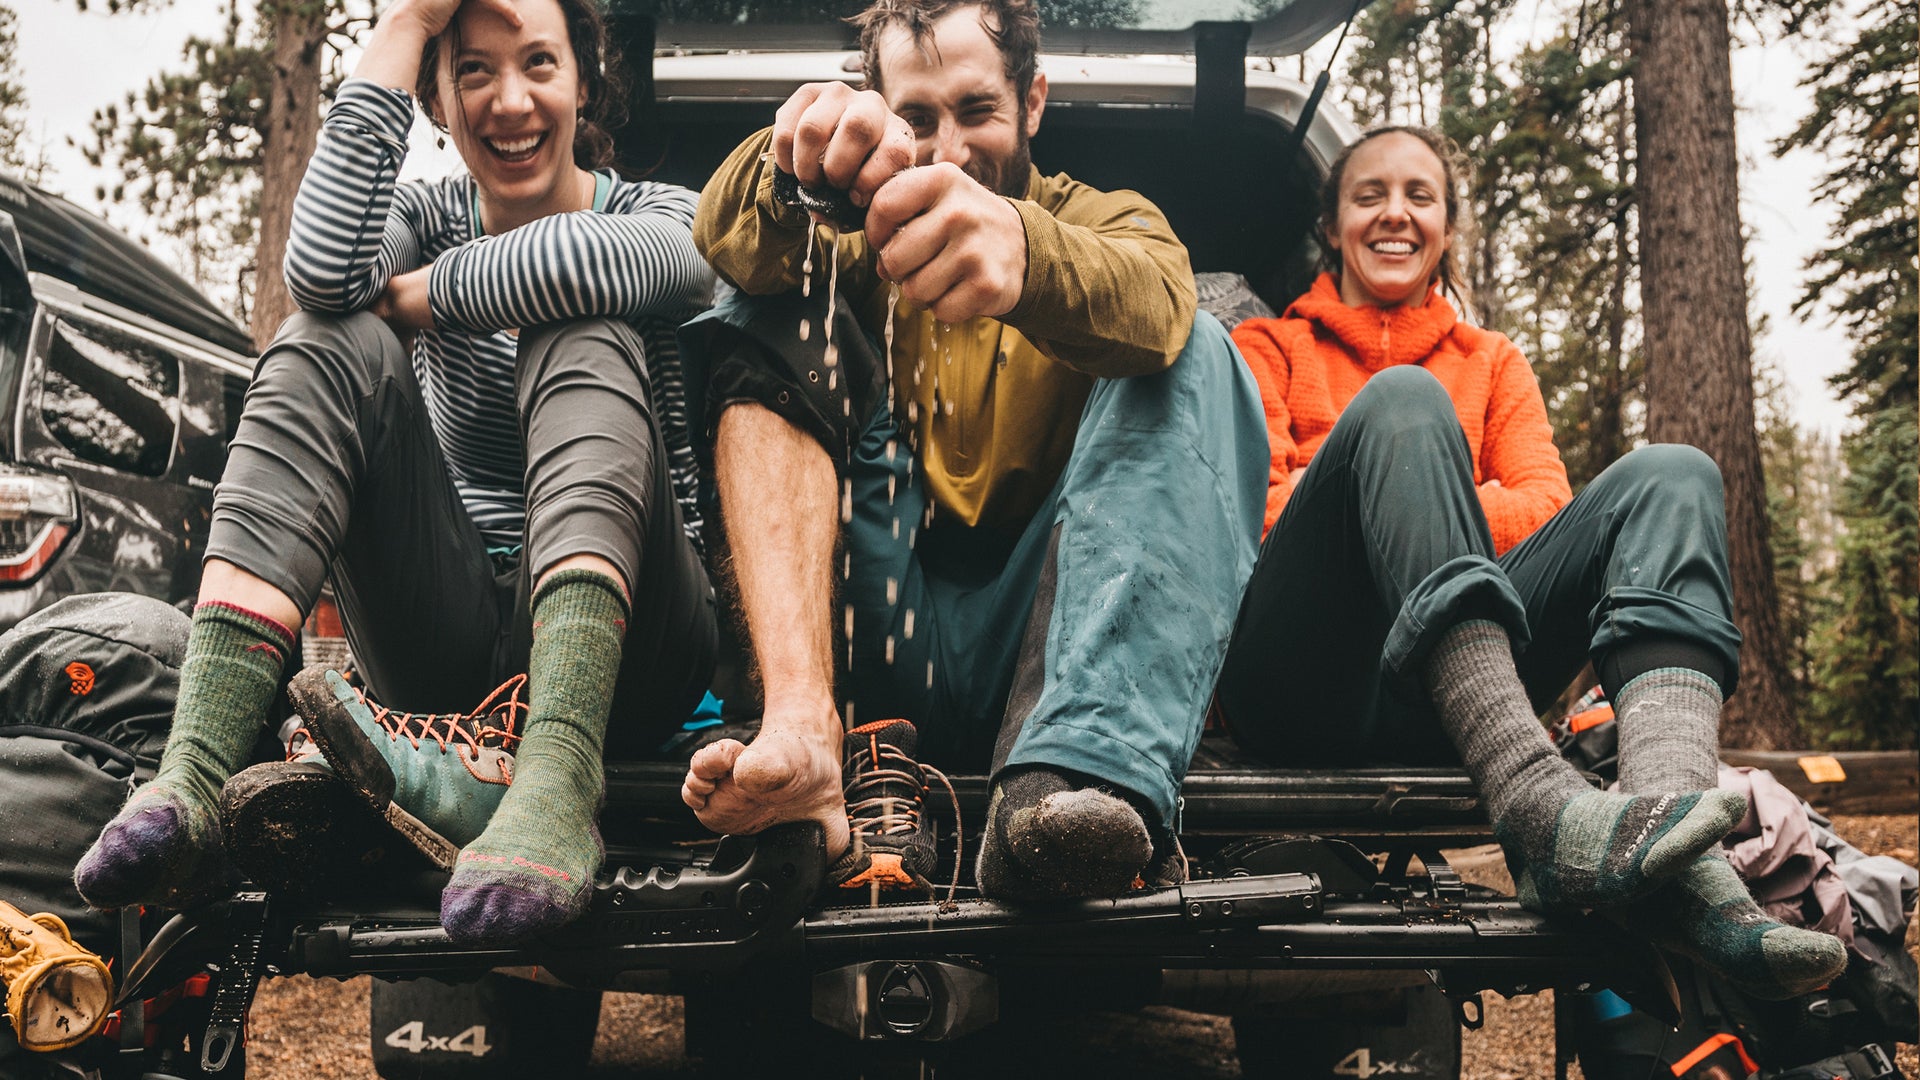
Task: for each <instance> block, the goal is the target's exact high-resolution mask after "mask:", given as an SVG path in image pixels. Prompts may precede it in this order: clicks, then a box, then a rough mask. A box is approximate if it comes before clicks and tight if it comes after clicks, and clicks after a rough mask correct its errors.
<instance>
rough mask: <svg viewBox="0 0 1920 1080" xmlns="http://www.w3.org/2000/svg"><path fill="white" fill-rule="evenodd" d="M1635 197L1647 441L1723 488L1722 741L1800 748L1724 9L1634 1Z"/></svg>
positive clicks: (1672, 0)
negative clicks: (1727, 569)
mask: <svg viewBox="0 0 1920 1080" xmlns="http://www.w3.org/2000/svg"><path fill="white" fill-rule="evenodd" d="M1629 9H1630V11H1631V13H1632V14H1631V20H1632V21H1631V26H1630V30H1629V33H1628V43H1629V46H1628V47H1629V49H1630V51H1631V53H1632V56H1633V62H1634V69H1633V82H1634V85H1633V99H1634V129H1635V135H1636V140H1637V143H1638V150H1639V158H1638V169H1637V172H1636V176H1635V189H1636V192H1637V195H1638V200H1639V206H1640V295H1641V308H1642V311H1643V317H1644V320H1645V327H1646V355H1647V436H1648V438H1650V439H1652V440H1653V441H1656V442H1679V443H1691V444H1692V445H1694V446H1697V447H1699V448H1701V449H1702V450H1705V451H1706V452H1707V453H1708V454H1709V455H1711V456H1712V457H1713V460H1714V461H1715V462H1716V463H1718V464H1719V466H1720V473H1721V476H1722V477H1723V478H1724V480H1725V482H1726V493H1727V541H1728V549H1729V554H1730V556H1731V571H1732V576H1733V607H1734V618H1735V621H1736V622H1737V623H1738V624H1739V626H1740V632H1741V634H1742V635H1743V636H1744V638H1745V641H1744V642H1743V643H1742V645H1741V648H1740V687H1739V691H1738V692H1737V693H1736V694H1735V695H1734V697H1733V698H1732V700H1730V701H1729V702H1728V703H1727V709H1726V711H1725V713H1724V714H1723V715H1722V718H1721V728H1720V732H1721V736H1720V737H1721V742H1722V743H1723V744H1724V745H1727V746H1737V747H1743V748H1748V749H1783V748H1787V747H1791V746H1793V745H1795V744H1796V743H1798V742H1799V738H1800V735H1799V730H1800V729H1799V722H1798V719H1797V718H1796V717H1795V716H1794V714H1793V711H1792V708H1791V705H1790V703H1789V698H1788V694H1787V690H1786V687H1787V681H1786V650H1785V647H1784V646H1785V642H1784V640H1783V638H1782V635H1781V630H1780V608H1779V599H1778V594H1777V591H1776V589H1775V587H1774V580H1773V553H1772V544H1771V542H1770V539H1769V535H1768V522H1767V490H1766V481H1765V478H1764V475H1763V473H1762V471H1761V464H1760V439H1759V435H1758V433H1757V432H1756V431H1755V430H1754V412H1753V356H1752V353H1753V342H1752V339H1751V337H1750V336H1749V329H1748V324H1747V289H1746V277H1745V266H1744V263H1743V261H1742V251H1741V247H1742V241H1741V236H1740V206H1739V177H1738V170H1737V159H1736V157H1735V151H1734V135H1733V76H1732V63H1731V58H1730V51H1729V50H1730V43H1729V40H1728V33H1727V5H1726V0H1633V2H1632V3H1631V4H1630V5H1629Z"/></svg>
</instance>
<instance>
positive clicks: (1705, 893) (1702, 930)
mask: <svg viewBox="0 0 1920 1080" xmlns="http://www.w3.org/2000/svg"><path fill="white" fill-rule="evenodd" d="M1612 914H1614V915H1615V917H1616V918H1618V919H1619V920H1620V921H1621V923H1623V924H1624V925H1625V926H1626V927H1627V928H1628V929H1629V930H1632V931H1634V932H1636V933H1639V934H1643V935H1645V936H1646V937H1647V938H1648V939H1649V940H1651V941H1653V942H1654V943H1655V944H1657V945H1661V946H1664V947H1666V948H1669V949H1672V950H1673V951H1674V952H1677V953H1680V954H1681V955H1683V956H1687V957H1691V958H1692V959H1693V960H1695V961H1697V962H1698V963H1700V964H1702V965H1704V966H1706V967H1708V968H1711V969H1712V970H1713V971H1714V972H1715V973H1716V974H1718V975H1720V976H1722V977H1723V978H1725V979H1726V980H1727V981H1728V982H1731V983H1732V984H1733V985H1735V986H1737V987H1739V988H1740V989H1741V990H1743V991H1745V992H1746V993H1748V994H1751V995H1753V996H1754V997H1758V998H1764V999H1766V1000H1769V1001H1783V1000H1785V999H1787V998H1791V997H1798V996H1799V995H1801V994H1804V993H1806V992H1808V991H1810V990H1816V989H1818V988H1820V987H1822V986H1825V985H1826V984H1827V983H1829V982H1831V981H1832V980H1834V979H1835V978H1838V977H1839V975H1840V973H1841V972H1843V971H1845V970H1846V967H1847V947H1846V946H1845V945H1843V944H1842V943H1841V941H1840V939H1839V938H1837V937H1834V936H1833V935H1831V934H1823V933H1821V932H1819V931H1817V930H1806V929H1802V928H1800V927H1797V926H1788V925H1787V924H1785V923H1783V922H1780V921H1779V920H1777V919H1774V918H1773V917H1771V916H1769V915H1768V914H1767V913H1766V912H1764V911H1762V910H1760V906H1759V905H1757V904H1755V903H1754V902H1753V897H1752V896H1751V895H1750V894H1749V893H1748V892H1747V887H1746V885H1745V884H1744V883H1743V882H1742V881H1741V880H1740V876H1739V875H1738V874H1736V873H1734V870H1733V867H1732V866H1730V865H1728V863H1727V860H1725V859H1723V858H1721V857H1720V856H1719V855H1718V854H1710V855H1702V856H1700V857H1699V858H1698V859H1695V860H1694V861H1693V863H1692V865H1690V866H1688V867H1687V868H1686V870H1685V871H1683V872H1682V873H1681V874H1680V875H1679V876H1677V877H1675V878H1674V879H1673V880H1672V881H1669V882H1667V883H1666V884H1664V885H1662V886H1661V887H1660V889H1659V890H1658V891H1656V892H1654V893H1653V895H1651V896H1648V897H1645V898H1643V899H1640V900H1637V901H1635V902H1633V903H1631V904H1627V905H1625V906H1624V907H1622V908H1620V909H1617V910H1616V911H1615V912H1613V913H1612Z"/></svg>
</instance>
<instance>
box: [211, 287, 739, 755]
mask: <svg viewBox="0 0 1920 1080" xmlns="http://www.w3.org/2000/svg"><path fill="white" fill-rule="evenodd" d="M518 361H519V362H518V365H517V367H516V372H517V377H516V386H515V392H516V398H517V404H518V410H519V416H520V430H519V431H517V432H514V431H503V432H500V433H499V437H500V438H503V439H509V438H519V439H521V440H522V441H523V443H524V445H525V447H526V461H527V475H526V497H527V525H526V533H525V549H524V551H523V552H522V557H521V558H520V559H519V560H518V562H517V564H516V565H512V566H509V567H506V568H500V567H497V566H496V564H495V562H494V560H493V558H492V557H491V556H490V555H489V554H488V552H487V545H486V542H485V540H484V539H483V538H482V537H481V534H480V531H479V529H477V528H476V527H475V526H474V524H473V522H472V520H471V519H470V518H469V517H468V515H467V511H466V508H465V507H464V506H463V505H462V504H461V501H460V496H459V494H458V492H457V491H456V490H455V488H454V484H453V480H452V478H451V476H450V475H449V473H448V470H447V465H446V459H445V457H444V456H443V455H442V453H441V450H440V444H439V442H438V440H437V439H436V438H435V436H434V433H433V428H432V425H431V424H430V423H429V422H428V419H427V412H426V406H425V403H424V400H423V398H422V396H421V391H420V384H419V382H418V381H417V380H416V379H415V377H414V372H413V364H412V361H411V358H410V357H409V356H408V354H407V351H406V350H405V349H404V348H402V347H401V344H400V342H399V340H398V339H397V338H396V337H395V336H394V334H393V332H392V331H391V330H390V329H388V327H387V325H386V324H385V323H384V322H382V321H381V320H380V319H379V318H377V317H375V316H373V315H371V314H367V313H360V314H355V315H345V316H334V315H320V314H313V313H308V312H302V313H299V314H296V315H294V316H293V317H292V318H290V319H288V320H287V322H286V323H285V324H284V325H283V326H281V328H280V333H279V335H278V336H277V337H275V338H274V341H273V344H272V345H270V346H269V347H268V348H267V351H266V354H265V355H264V356H262V357H261V359H260V366H259V368H258V369H257V371H256V372H255V375H254V379H253V383H252V385H251V386H250V387H249V388H248V390H247V398H246V407H245V409H244V410H243V412H242V413H241V417H240V425H239V430H238V433H237V434H236V435H235V437H234V440H233V445H232V448H231V450H230V452H229V456H228V459H227V468H226V472H225V473H224V474H223V475H222V477H221V480H220V486H219V488H218V489H217V490H216V491H215V493H214V504H213V521H212V526H211V537H210V539H209V541H208V544H207V554H208V556H209V557H212V558H219V559H225V560H226V561H228V562H230V563H233V564H234V565H236V566H238V567H240V568H241V569H243V570H246V571H248V572H249V573H252V574H255V575H257V576H259V577H260V578H262V579H264V580H265V581H267V582H268V583H269V584H271V585H273V586H275V587H276V588H278V589H280V590H281V591H282V592H284V593H286V594H287V595H288V596H289V597H291V598H292V599H293V601H294V602H295V603H296V604H298V605H299V606H300V609H301V610H302V611H308V610H311V608H312V606H313V603H314V600H315V599H316V598H317V597H318V595H319V593H320V588H321V585H322V583H323V582H324V581H325V580H326V579H327V577H328V575H329V573H331V575H332V578H333V586H334V595H335V597H336V598H337V599H338V601H339V605H340V612H341V616H342V619H343V621H344V622H345V623H346V631H347V639H348V641H349V643H350V644H351V646H352V648H353V655H354V658H355V660H356V661H357V662H358V664H359V667H360V671H361V673H362V675H363V676H364V677H365V678H366V680H367V684H368V686H369V687H370V688H371V690H372V691H373V693H374V695H375V697H377V698H378V699H379V700H380V701H381V702H382V703H384V704H386V705H389V706H392V707H397V708H403V709H411V710H415V711H451V710H459V709H466V708H471V707H472V706H473V705H475V704H477V703H478V702H479V701H480V699H481V698H483V697H484V696H485V695H486V694H487V693H488V692H490V691H491V690H492V689H493V688H494V687H495V686H496V685H498V684H499V683H500V682H501V681H502V680H504V679H506V678H508V677H509V676H511V675H513V674H516V673H518V672H522V671H525V670H526V668H527V657H528V653H529V650H530V648H531V643H532V637H533V634H532V621H531V616H530V614H529V611H528V598H529V596H530V593H531V585H532V583H533V582H534V581H535V580H536V578H537V576H538V575H539V573H540V572H542V571H544V570H545V569H546V568H548V567H550V566H552V565H553V564H554V563H556V562H559V561H560V560H562V559H565V558H568V557H570V556H573V555H579V554H593V555H598V556H600V557H602V558H604V559H606V560H607V561H609V562H611V563H612V564H613V565H614V566H615V567H616V568H617V569H618V570H619V572H620V575H621V577H622V578H623V579H624V581H625V583H626V585H627V588H628V591H629V593H630V595H631V596H632V599H633V614H632V617H631V619H630V620H629V621H628V625H627V636H626V642H625V648H624V656H623V661H622V665H621V669H620V678H619V682H618V684H617V688H616V690H615V695H614V705H613V716H614V717H615V718H616V719H615V722H614V723H613V725H611V727H610V729H609V732H608V740H609V749H610V752H611V751H614V750H615V749H616V748H617V752H618V753H620V754H622V755H631V754H636V753H644V752H645V751H647V750H650V749H652V748H653V747H655V746H657V745H659V743H660V742H661V741H662V740H663V739H664V738H665V737H666V736H667V734H668V733H669V732H671V731H672V730H673V729H674V728H675V727H677V726H678V725H679V724H680V723H681V722H682V721H684V720H685V719H686V718H687V716H688V715H689V714H690V713H691V712H692V710H693V707H694V705H695V704H696V703H697V702H698V701H699V700H700V696H701V694H702V693H703V692H704V690H705V689H706V687H707V684H708V681H709V679H710V678H711V676H712V672H713V660H714V652H715V648H716V632H717V631H716V624H715V621H714V601H713V590H712V587H711V586H710V585H709V584H708V580H707V574H706V570H705V568H704V566H703V565H702V563H701V561H700V557H699V554H698V553H697V552H696V551H695V550H694V548H693V545H692V544H691V543H690V542H689V541H688V540H687V538H686V535H685V533H684V532H683V531H682V528H681V518H680V508H679V506H678V504H677V503H676V502H675V501H674V498H673V488H672V480H671V477H670V475H669V472H668V465H667V451H666V448H665V446H664V445H663V443H662V441H661V436H660V429H659V425H658V424H657V423H655V422H654V418H653V412H652V407H651V394H650V391H649V382H648V379H647V373H646V356H645V353H644V350H643V347H642V344H641V341H640V338H639V336H638V335H637V334H636V333H635V332H634V331H633V329H632V328H631V327H629V326H627V325H626V324H625V323H622V322H619V321H616V320H611V319H577V320H573V321H569V322H564V323H556V324H554V325H551V326H545V327H537V328H530V329H528V330H526V331H523V332H522V334H521V336H520V347H519V358H518Z"/></svg>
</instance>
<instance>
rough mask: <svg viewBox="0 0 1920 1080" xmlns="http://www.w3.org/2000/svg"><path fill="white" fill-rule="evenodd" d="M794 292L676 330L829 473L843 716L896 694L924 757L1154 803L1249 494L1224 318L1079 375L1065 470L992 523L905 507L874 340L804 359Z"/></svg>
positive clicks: (1253, 465)
mask: <svg viewBox="0 0 1920 1080" xmlns="http://www.w3.org/2000/svg"><path fill="white" fill-rule="evenodd" d="M798 303H800V301H798V300H797V298H753V299H746V298H734V299H733V300H731V301H729V302H728V303H726V304H723V305H722V306H721V307H720V308H719V309H716V311H715V312H713V313H710V314H709V315H708V316H706V317H705V320H704V325H703V324H699V323H697V324H695V325H694V326H690V327H689V328H688V331H689V332H687V333H683V335H682V337H683V340H684V341H685V342H686V349H687V355H688V356H690V357H692V358H694V359H693V362H695V363H699V364H702V365H703V366H705V367H706V369H707V370H708V371H710V372H712V378H711V379H710V381H709V383H708V385H707V392H708V395H709V399H710V400H711V401H712V403H713V404H712V406H711V408H710V409H709V410H708V412H709V415H710V417H717V416H718V412H719V410H721V409H724V408H725V407H726V406H727V405H728V404H732V403H735V402H741V401H751V402H754V403H762V404H765V405H766V406H767V407H768V408H771V409H773V410H774V411H776V412H779V413H781V414H782V415H787V416H789V417H790V419H792V420H793V421H794V422H795V424H796V426H798V427H800V428H802V429H803V430H807V431H809V432H810V433H813V434H814V435H815V437H816V439H817V440H818V441H819V442H820V443H821V445H822V446H824V447H825V448H826V449H827V451H828V453H829V454H830V455H831V456H832V457H834V459H835V462H836V465H837V466H838V467H839V468H840V470H841V478H842V481H843V483H845V484H847V485H848V491H847V495H848V497H849V498H848V502H849V505H850V508H851V519H850V520H849V521H848V523H847V525H846V527H845V534H844V540H845V545H846V552H847V560H846V562H845V563H844V564H843V565H844V566H845V567H846V569H847V579H846V581H845V582H844V584H843V591H842V603H843V604H844V610H843V611H842V612H840V613H838V615H839V617H840V619H841V620H842V622H841V625H840V627H839V629H840V630H841V631H842V633H844V634H845V635H846V638H845V643H844V644H845V648H846V649H847V653H846V655H845V659H846V660H847V672H846V681H845V683H844V684H843V697H844V699H845V701H846V706H845V708H846V715H845V716H844V719H845V720H846V721H847V722H848V723H849V724H858V723H865V722H868V721H871V720H880V719H885V718H890V717H896V716H898V717H905V718H906V719H909V720H911V721H913V723H914V724H915V725H916V726H917V727H918V728H919V729H920V748H921V757H922V758H923V760H925V761H927V762H928V763H930V764H933V765H936V766H939V767H941V768H944V769H949V770H955V771H957V770H962V769H969V770H970V769H979V768H990V769H991V770H992V771H993V772H995V773H996V774H997V773H998V772H999V771H1000V770H1002V769H1007V768H1011V767H1017V766H1025V765H1047V766H1052V767H1056V768H1061V769H1069V770H1073V771H1077V772H1081V773H1085V774H1088V775H1090V776H1093V777H1096V778H1098V779H1100V780H1103V781H1106V782H1108V783H1112V784H1116V785H1119V786H1121V787H1124V788H1126V789H1127V790H1129V791H1131V792H1132V793H1134V794H1136V795H1138V796H1140V797H1141V798H1142V799H1143V800H1144V801H1145V802H1147V803H1148V804H1150V805H1152V806H1153V807H1155V808H1157V809H1158V811H1159V813H1160V816H1161V819H1162V822H1163V823H1168V824H1170V823H1172V821H1173V818H1174V808H1175V804H1176V800H1177V798H1178V794H1179V788H1180V782H1181V780H1182V778H1183V777H1184V776H1185V773H1186V768H1187V763H1188V761H1189V760H1190V759H1191V758H1192V756H1193V749H1194V745H1195V743H1196V742H1197V740H1198V739H1199V735H1200V727H1201V723H1202V721H1203V719H1204V714H1205V711H1206V705H1207V701H1208V698H1209V695H1210V694H1211V692H1212V690H1213V684H1214V680H1215V678H1216V676H1217V675H1218V672H1219V666H1220V661H1221V657H1222V656H1223V655H1224V651H1225V648H1226V641H1227V637H1228V633H1229V631H1230V630H1231V628H1232V621H1233V612H1234V610H1235V608H1236V607H1237V605H1238V603H1239V599H1240V595H1241V592H1242V589H1243V587H1244V585H1245V583H1246V580H1247V576H1248V575H1249V574H1250V573H1251V572H1252V569H1253V560H1254V554H1255V550H1256V546H1257V544H1258V541H1259V534H1260V522H1261V514H1262V512H1263V507H1264V502H1265V496H1266V472H1267V436H1266V427H1265V422H1264V416H1263V414H1262V411H1261V408H1260V398H1259V393H1258V390H1257V388H1256V386H1255V384H1254V381H1253V378H1252V376H1251V374H1250V373H1249V372H1248V371H1247V369H1246V365H1245V364H1244V363H1243V362H1242V361H1241V360H1240V357H1239V354H1238V352H1237V351H1236V350H1235V349H1234V347H1233V343H1232V341H1231V339H1230V338H1228V337H1227V334H1226V332H1225V331H1224V330H1223V329H1221V327H1220V324H1219V323H1218V322H1216V321H1215V320H1214V319H1213V317H1212V316H1211V315H1206V314H1204V313H1203V314H1201V315H1199V316H1198V317H1197V319H1196V321H1195V324H1194V329H1193V334H1192V337H1191V338H1190V339H1189V341H1188V344H1187V347H1186V351H1185V352H1183V353H1182V354H1181V356H1180V358H1179V360H1178V361H1177V362H1176V363H1175V364H1174V365H1173V366H1172V367H1171V368H1169V369H1168V370H1166V371H1164V372H1161V373H1158V374H1154V375H1144V376H1137V377H1134V378H1128V379H1113V380H1101V381H1099V382H1097V383H1096V384H1095V387H1094V390H1093V393H1092V396H1091V397H1090V398H1089V399H1088V401H1087V404H1086V408H1085V411H1084V412H1083V414H1082V415H1081V417H1080V427H1079V433H1078V435H1077V437H1076V439H1075V441H1074V446H1073V452H1072V455H1071V458H1070V460H1069V461H1068V464H1067V467H1066V469H1065V471H1064V472H1063V473H1062V474H1061V476H1060V479H1059V481H1058V482H1057V483H1056V484H1055V485H1054V488H1053V490H1052V492H1051V493H1050V494H1049V495H1048V497H1047V499H1046V501H1045V503H1044V504H1043V505H1042V506H1041V508H1040V509H1039V511H1038V512H1037V513H1035V515H1034V516H1033V518H1032V520H1031V521H1030V522H1029V524H1028V525H1027V527H1026V529H1025V530H1024V532H1022V533H1021V534H1019V535H1018V536H1017V537H1008V536H1006V535H1005V534H1004V533H998V532H995V531H993V530H989V529H969V528H966V527H964V526H960V525H957V524H954V523H948V522H940V521H938V520H935V522H934V524H933V525H932V526H931V527H930V528H928V527H926V525H925V523H926V521H927V517H928V514H927V507H928V495H927V493H926V490H925V487H924V485H923V483H922V481H921V478H920V476H919V473H918V470H917V466H916V463H915V462H914V460H913V456H912V454H911V453H910V452H908V450H907V449H906V447H907V440H906V438H905V434H904V432H903V431H902V430H901V427H900V424H899V422H898V421H897V419H896V417H894V416H893V415H892V412H891V410H890V408H889V406H888V402H887V400H886V399H887V397H888V395H887V394H886V393H885V392H884V388H883V387H882V385H881V384H880V382H879V380H877V379H875V378H873V377H872V376H873V375H874V374H875V368H874V366H873V365H875V364H876V360H875V357H877V355H878V352H877V349H876V348H875V347H874V346H873V344H872V343H871V342H870V341H869V342H866V343H865V344H864V346H863V347H856V348H847V347H844V346H843V349H842V351H841V354H840V369H841V370H840V374H841V377H840V378H835V379H822V378H811V379H810V378H808V377H807V375H808V373H809V371H813V372H816V373H817V371H818V370H819V369H818V368H817V367H812V366H810V365H817V364H818V360H817V358H816V357H815V356H814V355H813V352H812V350H811V349H810V348H809V347H808V345H806V344H803V343H801V342H799V341H798V340H797V339H796V338H795V337H794V336H793V334H792V332H791V331H790V330H788V329H787V328H788V327H792V326H795V325H797V322H798V319H797V314H798V312H797V310H796V308H795V305H797V304H798ZM841 310H842V311H843V312H844V311H845V305H842V308H841ZM716 323H717V324H720V325H717V326H716V325H714V324H716ZM762 328H764V330H763V329H762ZM846 329H847V327H846V325H845V324H844V323H842V324H840V329H839V330H837V331H836V333H837V335H838V338H839V340H840V341H841V342H843V343H845V342H847V341H848V340H849V339H848V337H847V336H846V334H845V330H846ZM835 395H839V396H838V397H836V396H835ZM841 416H845V417H850V418H852V419H851V421H849V422H839V421H836V418H837V417H841Z"/></svg>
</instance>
